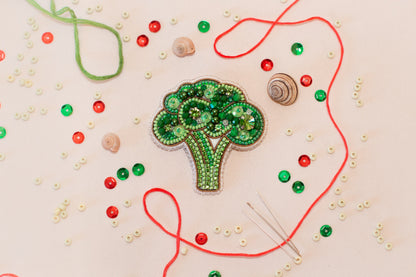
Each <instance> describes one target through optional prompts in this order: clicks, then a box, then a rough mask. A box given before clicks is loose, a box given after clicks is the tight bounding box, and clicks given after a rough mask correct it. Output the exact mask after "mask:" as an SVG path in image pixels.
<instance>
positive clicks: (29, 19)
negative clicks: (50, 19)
mask: <svg viewBox="0 0 416 277" xmlns="http://www.w3.org/2000/svg"><path fill="white" fill-rule="evenodd" d="M26 22H27V24H29V25H33V24H35V22H36V20H35V19H34V18H33V17H29V18H28V19H27V21H26Z"/></svg>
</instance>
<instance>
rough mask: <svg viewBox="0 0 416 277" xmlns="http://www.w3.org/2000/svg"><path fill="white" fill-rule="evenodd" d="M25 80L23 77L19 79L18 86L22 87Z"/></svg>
mask: <svg viewBox="0 0 416 277" xmlns="http://www.w3.org/2000/svg"><path fill="white" fill-rule="evenodd" d="M25 83H26V81H25V80H24V79H19V86H21V87H24V86H25Z"/></svg>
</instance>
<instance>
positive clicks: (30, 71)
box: [27, 68, 36, 76]
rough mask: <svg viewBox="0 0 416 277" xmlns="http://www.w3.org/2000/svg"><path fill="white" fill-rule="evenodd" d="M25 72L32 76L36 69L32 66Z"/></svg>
mask: <svg viewBox="0 0 416 277" xmlns="http://www.w3.org/2000/svg"><path fill="white" fill-rule="evenodd" d="M27 74H29V76H33V75H35V74H36V71H35V70H34V69H33V68H31V69H29V71H28V72H27Z"/></svg>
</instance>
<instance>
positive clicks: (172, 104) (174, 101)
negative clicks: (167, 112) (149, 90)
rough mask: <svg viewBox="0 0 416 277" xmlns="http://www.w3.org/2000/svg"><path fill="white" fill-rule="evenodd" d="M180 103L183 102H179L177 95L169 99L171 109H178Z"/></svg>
mask: <svg viewBox="0 0 416 277" xmlns="http://www.w3.org/2000/svg"><path fill="white" fill-rule="evenodd" d="M180 104H181V102H179V100H178V99H177V98H175V97H172V98H170V99H169V100H168V107H169V108H171V109H176V108H177V107H179V105H180Z"/></svg>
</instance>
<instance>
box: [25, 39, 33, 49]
mask: <svg viewBox="0 0 416 277" xmlns="http://www.w3.org/2000/svg"><path fill="white" fill-rule="evenodd" d="M26 47H27V48H32V47H33V41H31V40H29V41H28V42H26Z"/></svg>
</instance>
